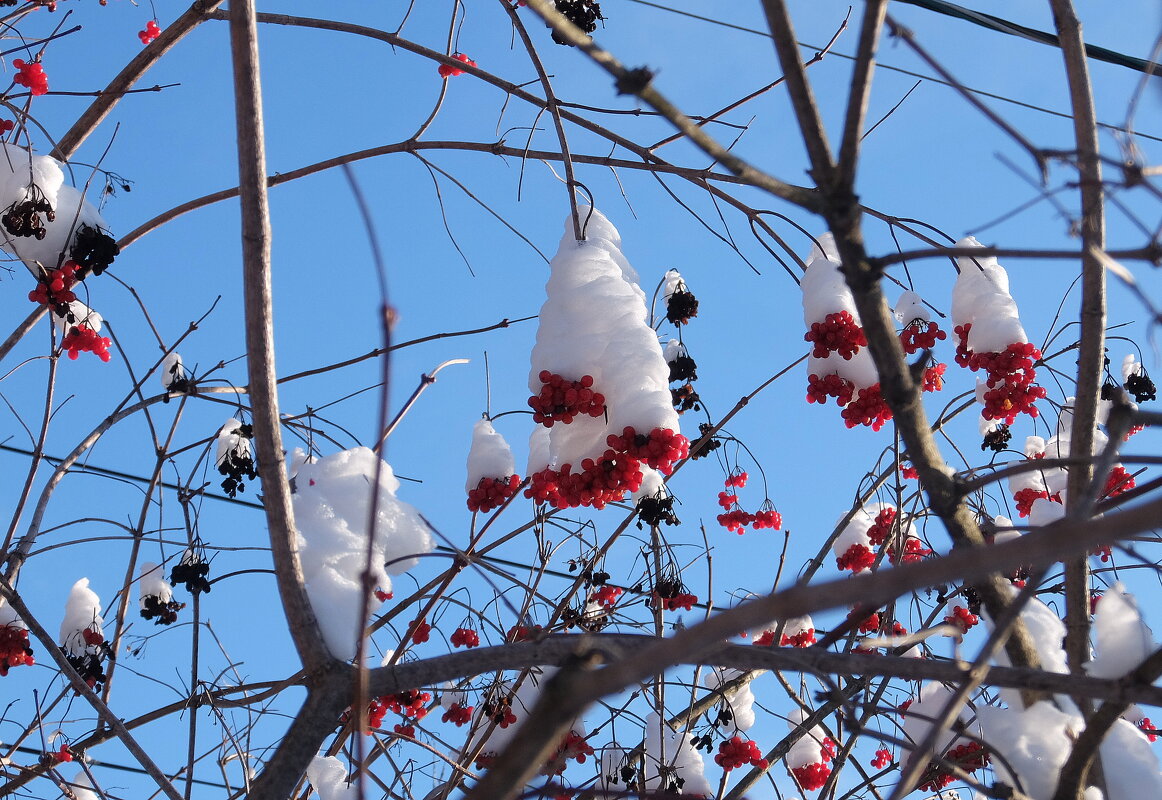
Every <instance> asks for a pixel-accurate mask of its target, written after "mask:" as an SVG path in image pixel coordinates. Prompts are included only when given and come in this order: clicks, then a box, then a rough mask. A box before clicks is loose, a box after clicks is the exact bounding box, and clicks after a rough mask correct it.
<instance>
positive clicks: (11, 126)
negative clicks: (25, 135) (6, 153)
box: [0, 119, 16, 135]
mask: <svg viewBox="0 0 1162 800" xmlns="http://www.w3.org/2000/svg"><path fill="white" fill-rule="evenodd" d="M15 128H16V123H15V122H13V121H12V120H10V119H0V135H3V134H5V133H8V132H9V131H11V130H15Z"/></svg>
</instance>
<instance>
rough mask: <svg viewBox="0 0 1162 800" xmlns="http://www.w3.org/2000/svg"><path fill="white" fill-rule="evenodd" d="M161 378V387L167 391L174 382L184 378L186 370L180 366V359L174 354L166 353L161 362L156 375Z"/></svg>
mask: <svg viewBox="0 0 1162 800" xmlns="http://www.w3.org/2000/svg"><path fill="white" fill-rule="evenodd" d="M158 377H160V378H161V385H162V386H163V387H165V388H166V389H168V388H169V387H170V386H171V385H172V384H173V382H174V381H180V380H182V379H184V378H185V377H186V368H185V366H184V365H183V364H182V357H181V356H180V355H179V354H178V353H176V352H173V353H168V354H167V355H166V357H165V358H163V359H162V361H161V369H160V371H159V373H158Z"/></svg>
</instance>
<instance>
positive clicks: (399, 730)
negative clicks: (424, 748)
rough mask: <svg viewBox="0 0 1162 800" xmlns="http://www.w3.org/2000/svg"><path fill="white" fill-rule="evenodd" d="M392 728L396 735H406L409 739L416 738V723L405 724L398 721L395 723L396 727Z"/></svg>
mask: <svg viewBox="0 0 1162 800" xmlns="http://www.w3.org/2000/svg"><path fill="white" fill-rule="evenodd" d="M392 730H393V731H395V734H396V736H406V737H408V738H409V739H414V738H416V726H415V725H404V724H402V723H399V722H397V723H396V724H395V727H394V728H393V729H392Z"/></svg>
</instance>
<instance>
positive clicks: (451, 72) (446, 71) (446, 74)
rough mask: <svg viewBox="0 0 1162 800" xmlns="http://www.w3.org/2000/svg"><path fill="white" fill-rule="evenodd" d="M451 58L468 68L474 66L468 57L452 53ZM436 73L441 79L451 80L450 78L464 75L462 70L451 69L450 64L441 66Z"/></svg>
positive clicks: (474, 63) (473, 62)
mask: <svg viewBox="0 0 1162 800" xmlns="http://www.w3.org/2000/svg"><path fill="white" fill-rule="evenodd" d="M452 58H454V59H456V60H457V61H459V62H460V63H461V64H467V65H468V66H470V67H475V66H476V62H475V61H473V60H472V59H470V58H469V57H468V56H466V55H464V54H463V53H453V54H452ZM438 72H439V73H440V77H441V78H452V77H455V76H457V75H463V74H464V70H462V69H459V68H457V67H453V66H452V65H451V64H441V65H440V67H439V70H438Z"/></svg>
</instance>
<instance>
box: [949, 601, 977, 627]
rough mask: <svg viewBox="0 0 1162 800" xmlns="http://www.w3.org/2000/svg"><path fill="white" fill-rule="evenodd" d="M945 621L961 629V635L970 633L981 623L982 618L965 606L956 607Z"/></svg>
mask: <svg viewBox="0 0 1162 800" xmlns="http://www.w3.org/2000/svg"><path fill="white" fill-rule="evenodd" d="M944 621H945V622H947V623H948V624H949V625H955V626H956V627H957V628H960V632H961V633H968V632H969V630H971V629H972V628H973V627H975V626H976V624H977V623H978V622H980V618H979V617H977V615H976V614H973V613H972V612H971V611H969V610H968V609H967V608H965V607H964V606H956V607H955V608H953V609H952V613H951V614H948V615H946V616H945V617H944Z"/></svg>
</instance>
